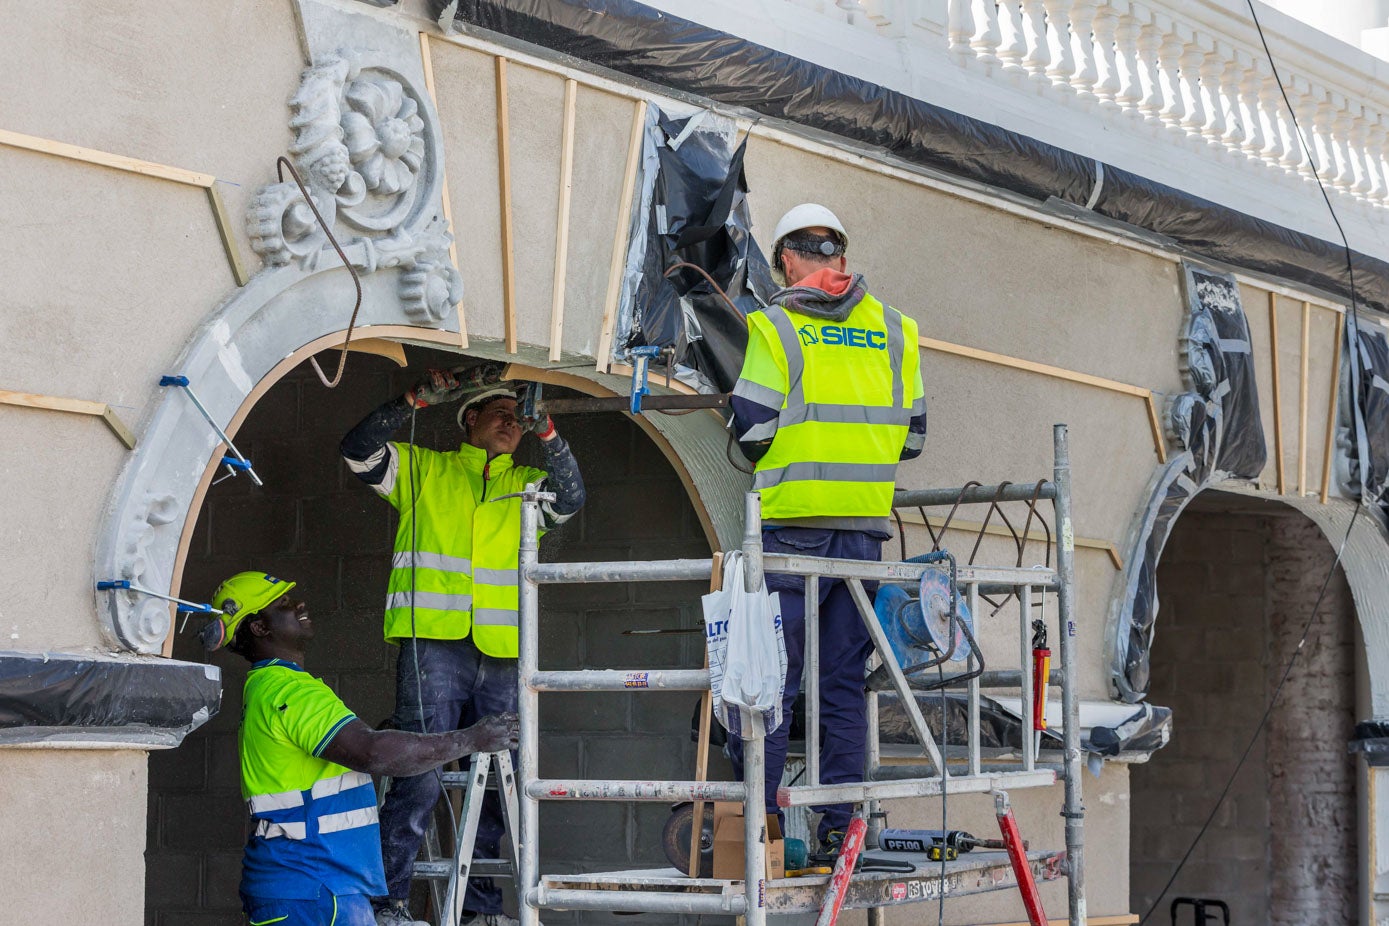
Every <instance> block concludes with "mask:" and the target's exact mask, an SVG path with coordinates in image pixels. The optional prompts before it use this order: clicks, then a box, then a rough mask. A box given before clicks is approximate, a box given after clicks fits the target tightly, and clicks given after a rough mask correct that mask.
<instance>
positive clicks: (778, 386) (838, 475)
mask: <svg viewBox="0 0 1389 926" xmlns="http://www.w3.org/2000/svg"><path fill="white" fill-rule="evenodd" d="M848 244H849V236H848V233H847V232H846V231H845V230H844V226H843V224H842V223H840V221H839V219H838V218H837V217H836V216H835V214H834V213H833V212H831V211H830V210H829V209H827V208H825V207H824V206H821V205H818V204H815V203H804V204H802V205H799V206H796V207H795V208H793V209H791V210H790V211H789V212H787V213H786V214H785V215H784V216H782V218H781V221H780V222H778V223H777V227H776V232H775V234H774V236H773V241H772V260H771V263H772V273H773V276H774V277H775V278H776V280H777V282H778V283H780V284H782V285H783V286H784V287H785V288H783V289H781V290H779V291H777V292H776V293H775V294H773V296H772V305H770V306H769V307H768V308H767V309H766V310H765V311H763V312H754V313H752V314H750V315H749V316H748V347H747V354H746V355H745V357H744V359H743V368H742V372H741V373H740V375H739V378H738V383H737V385H736V386H735V387H734V389H733V395H732V400H731V405H732V408H733V427H734V429H735V433H736V435H737V438H738V443H739V446H740V447H741V448H742V451H743V454H744V455H745V456H746V457H747V458H748V459H749V460H751V461H753V462H754V463H755V464H756V471H755V476H754V479H753V488H754V489H756V490H758V491H759V492H760V493H761V496H762V543H763V548H764V549H765V550H766V551H767V552H769V553H789V554H794V555H801V556H826V557H835V558H839V559H860V560H872V561H877V560H880V559H881V558H882V552H881V548H882V543H883V541H884V540H886V539H887V538H888V536H889V534H888V528H889V523H888V518H889V516H890V515H891V512H892V493H893V488H894V486H895V482H896V473H897V464H898V462H899V461H901V460H910V459H912V458H914V457H916V456H918V455H919V454H920V453H921V449H922V447H923V446H924V445H925V442H926V401H925V396H924V390H923V388H922V383H921V366H920V357H919V354H918V352H917V333H916V322H915V321H913V320H912V319H911V318H908V317H907V316H905V315H903V314H902V313H901V312H898V311H897V310H896V309H893V308H890V307H888V306H886V305H884V304H883V303H882V302H880V301H878V300H877V299H876V298H874V297H873V296H872V295H870V294H869V293H868V290H867V289H866V288H865V285H864V281H863V277H862V275H860V274H853V275H850V274H848V273H846V272H845V271H846V269H847V260H846V258H845V250H846V249H847V247H848ZM864 585H865V587H866V588H868V590H869V592H870V594H871V593H872V592H874V591H876V585H875V584H872V583H864ZM767 587H768V589H769V590H771V591H774V592H780V593H781V615H782V622H783V631H784V634H785V639H786V688H785V692H784V703H783V713H784V714H785V716H787V717H790V712H791V706H792V703H793V702H794V701H795V699H796V694H797V692H798V691H799V690H800V683H801V669H802V663H803V661H804V653H805V580H804V579H803V578H801V577H799V576H787V575H774V574H768V576H767ZM819 603H820V612H819V613H820V634H819V644H820V679H819V683H820V699H821V705H820V717H821V722H822V727H823V729H822V731H821V744H822V745H821V755H820V780H821V781H822V782H824V783H826V784H838V783H843V782H852V781H862V780H863V774H864V750H865V745H866V735H867V721H866V714H867V705H866V699H865V695H864V686H863V679H864V662H865V660H866V659H867V658H868V654H869V653H870V652H871V651H872V642H871V641H870V639H869V636H868V631H867V629H866V628H865V627H864V624H863V619H862V618H861V617H860V616H859V613H858V609H857V608H856V607H855V605H854V602H853V599H852V598H851V597H850V594H849V589H848V588H847V586H845V585H844V583H843V582H841V581H839V580H836V579H832V578H828V577H821V578H820V580H819ZM789 727H790V723H789V722H788V723H783V724H782V725H781V726H780V727H779V728H778V729H777V730H776V731H775V732H773V733H771V734H770V735H768V737H767V759H766V763H767V764H766V770H767V778H766V796H767V812H768V813H777V812H778V809H777V803H776V792H777V788H778V786H779V785H780V783H781V777H782V770H783V768H784V767H785V764H786V740H787V731H788V729H789ZM730 751H731V752H732V757H733V760H734V765H735V768H736V769H737V771H738V774H739V775H740V776H741V775H742V749H741V743H740V742H739V741H736V740H734V741H732V742H731V743H730ZM815 809H816V810H818V811H820V812H821V814H822V816H821V819H820V823H819V829H818V833H817V836H818V838H819V840H820V844H821V849H822V851H823V852H825V853H826V854H833V853H834V852H836V851H837V849H838V844H839V842H840V840H842V838H843V833H844V830H845V829H846V827H847V826H848V824H849V821H850V819H851V817H852V807H851V805H848V804H836V805H830V806H825V807H817V808H815Z"/></svg>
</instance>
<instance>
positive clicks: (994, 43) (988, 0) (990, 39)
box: [969, 0, 1002, 64]
mask: <svg viewBox="0 0 1389 926" xmlns="http://www.w3.org/2000/svg"><path fill="white" fill-rule="evenodd" d="M973 3H974V23H975V27H976V31H975V33H974V37H973V38H972V39H970V41H969V47H970V48H972V49H974V57H976V58H978V59H979V60H980V61H982V62H984V63H985V64H994V63H995V62H997V61H998V45H999V42H1000V41H1001V40H1002V36H1001V34H1000V33H999V31H998V4H997V3H995V2H994V0H973Z"/></svg>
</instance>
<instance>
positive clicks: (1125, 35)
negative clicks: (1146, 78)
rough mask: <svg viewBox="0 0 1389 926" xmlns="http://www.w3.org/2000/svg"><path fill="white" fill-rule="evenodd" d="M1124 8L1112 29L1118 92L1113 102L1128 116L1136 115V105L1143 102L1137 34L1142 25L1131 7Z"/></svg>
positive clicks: (1127, 5) (1129, 5)
mask: <svg viewBox="0 0 1389 926" xmlns="http://www.w3.org/2000/svg"><path fill="white" fill-rule="evenodd" d="M1116 5H1117V4H1116ZM1125 7H1126V9H1125V10H1124V12H1122V13H1121V14H1120V15H1119V23H1118V25H1117V26H1115V28H1114V65H1115V69H1116V71H1117V74H1118V78H1119V90H1118V91H1117V92H1116V93H1115V94H1114V101H1115V102H1116V103H1118V104H1119V105H1120V107H1122V108H1123V110H1124V112H1126V113H1128V114H1129V115H1138V104H1139V103H1140V102H1142V100H1143V81H1142V78H1141V77H1140V72H1141V70H1142V68H1143V63H1142V61H1141V60H1140V59H1139V56H1138V34H1139V31H1140V29H1141V26H1142V23H1141V22H1140V21H1139V19H1138V17H1137V15H1136V14H1135V12H1134V9H1133V5H1131V4H1125Z"/></svg>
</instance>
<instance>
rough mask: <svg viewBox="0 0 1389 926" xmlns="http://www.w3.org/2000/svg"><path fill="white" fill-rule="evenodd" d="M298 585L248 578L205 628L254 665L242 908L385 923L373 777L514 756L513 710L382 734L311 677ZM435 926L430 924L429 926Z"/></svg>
mask: <svg viewBox="0 0 1389 926" xmlns="http://www.w3.org/2000/svg"><path fill="white" fill-rule="evenodd" d="M293 589H294V583H293V582H287V581H284V580H282V579H278V578H276V577H274V576H272V575H268V574H267V573H264V572H242V573H238V574H236V575H234V576H232V577H231V578H229V579H227V580H226V581H225V582H223V583H222V584H221V585H220V586H219V587H218V588H217V591H216V592H214V593H213V596H212V602H213V607H215V608H218V609H219V610H221V611H222V612H223V613H222V615H221V617H220V618H219V619H218V620H215V621H213V622H212V623H211V624H209V625H208V626H207V627H206V628H205V629H204V631H203V642H204V644H205V645H206V646H207V648H208V649H209V650H215V649H218V648H219V647H221V646H223V645H224V644H225V645H226V647H227V648H228V649H230V650H231V651H232V652H234V653H237V654H238V655H240V656H242V657H243V658H245V659H246V660H247V661H248V662H250V663H251V671H250V673H249V674H248V675H247V676H246V688H245V695H244V698H243V704H242V713H241V729H240V731H239V734H238V737H237V739H238V746H239V751H240V754H241V793H242V796H243V797H244V798H245V799H246V802H247V805H248V808H249V810H250V813H251V823H252V825H253V827H254V828H253V830H252V832H251V835H250V837H249V838H248V839H247V841H246V852H245V857H244V861H243V866H242V876H241V900H242V905H243V908H244V909H245V911H246V917H247V921H248V923H249V924H250V926H268V924H271V923H275V924H278V926H375V922H376V920H375V917H374V915H373V913H372V907H371V897H372V896H373V895H375V896H380V895H382V894H384V893H385V892H386V877H385V872H384V869H383V866H382V862H381V834H380V830H379V827H378V825H377V820H376V791H375V789H374V788H373V786H372V780H371V776H372V775H390V776H392V777H403V776H408V775H418V774H419V773H421V772H424V771H426V770H428V769H433V768H437V767H438V766H440V765H442V764H443V763H445V762H450V761H452V760H454V759H458V758H460V757H462V756H466V755H469V754H470V753H474V752H499V751H501V750H503V749H515V748H516V744H517V732H518V725H517V718H516V715H515V714H514V713H510V714H495V715H492V716H489V717H486V718H484V719H482V720H481V721H479V722H478V723H476V724H474V725H472V726H470V727H468V728H467V729H464V730H452V731H448V732H444V733H407V732H404V731H400V730H373V729H372V728H371V727H369V726H367V725H366V724H365V723H363V722H362V721H360V720H358V719H357V715H356V714H354V713H352V711H351V710H349V709H348V708H347V706H346V705H344V704H343V702H342V700H341V699H339V698H338V696H337V695H336V694H334V693H333V691H332V689H330V688H329V687H328V686H327V685H326V684H324V682H323V681H322V680H321V679H317V678H314V677H313V676H312V675H310V674H309V673H308V672H306V671H305V670H304V662H305V659H304V656H305V651H306V650H307V648H308V645H309V642H310V641H311V640H312V639H313V635H314V627H313V621H312V620H311V619H310V617H309V611H308V608H307V606H306V605H305V604H304V602H303V601H299V600H297V599H295V598H293V597H291V596H290V594H289V593H290V592H291V591H292V590H293ZM421 926H425V924H421Z"/></svg>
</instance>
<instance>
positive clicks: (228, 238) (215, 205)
mask: <svg viewBox="0 0 1389 926" xmlns="http://www.w3.org/2000/svg"><path fill="white" fill-rule="evenodd" d="M207 201H208V203H209V204H210V205H211V206H212V218H213V221H215V222H216V223H217V234H218V235H220V236H221V238H222V248H223V250H225V251H226V252H227V263H229V264H231V272H232V276H233V277H235V278H236V285H237V286H245V285H246V284H247V283H249V282H250V281H251V275H250V274H249V273H247V272H246V265H245V264H244V263H243V262H242V260H241V252H240V251H239V250H238V249H237V247H236V238H234V237H233V236H232V230H231V219H230V218H228V216H227V205H226V203H224V202H223V201H222V191H221V190H219V189H217V184H215V183H214V184H212V185H211V186H209V187H208V188H207Z"/></svg>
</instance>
